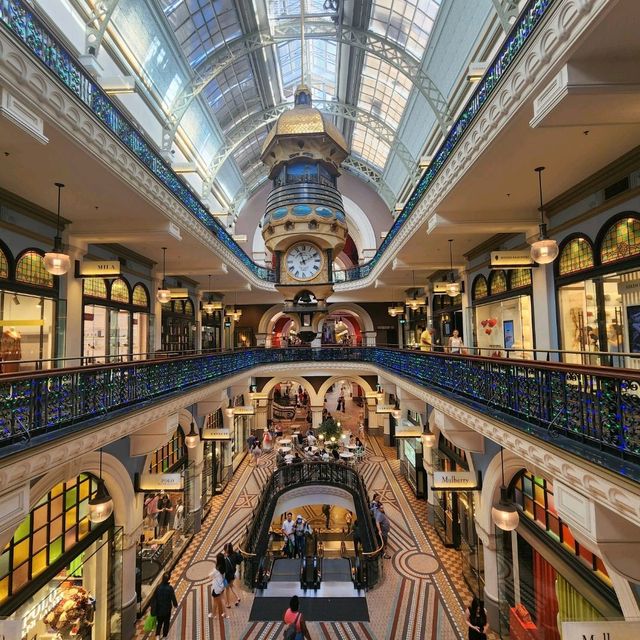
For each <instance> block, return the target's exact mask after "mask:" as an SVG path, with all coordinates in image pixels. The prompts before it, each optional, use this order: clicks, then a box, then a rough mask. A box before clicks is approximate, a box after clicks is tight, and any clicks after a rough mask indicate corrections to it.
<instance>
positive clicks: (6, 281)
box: [0, 242, 64, 373]
mask: <svg viewBox="0 0 640 640" xmlns="http://www.w3.org/2000/svg"><path fill="white" fill-rule="evenodd" d="M59 307H60V303H59V301H58V282H57V279H56V278H54V277H53V276H52V275H51V274H50V273H49V272H48V271H47V270H46V269H45V266H44V258H43V253H42V252H41V251H40V250H37V249H26V250H24V251H22V252H21V253H19V254H18V255H17V256H16V258H15V259H14V257H13V256H12V254H11V252H10V251H9V249H8V247H7V246H6V245H5V244H3V243H2V242H0V331H1V339H0V373H17V372H18V371H32V370H34V369H38V368H40V367H45V368H46V367H48V366H49V363H48V362H40V361H43V360H44V361H47V360H49V359H51V358H54V357H56V355H57V354H59V353H60V352H61V350H62V349H63V347H64V344H63V340H62V339H61V338H60V337H58V336H57V335H56V327H57V315H58V312H59Z"/></svg>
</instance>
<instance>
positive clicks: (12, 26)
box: [0, 0, 557, 282]
mask: <svg viewBox="0 0 640 640" xmlns="http://www.w3.org/2000/svg"><path fill="white" fill-rule="evenodd" d="M554 4H557V2H556V0H529V2H528V3H527V4H526V6H525V7H524V8H523V10H522V12H521V13H520V16H519V17H518V19H517V20H516V22H515V24H514V25H513V28H512V29H511V31H510V32H509V34H508V36H507V37H506V39H505V41H504V43H503V45H502V47H501V48H500V50H499V51H498V53H497V54H496V56H495V57H494V59H493V61H492V62H491V63H490V64H489V67H488V69H487V72H486V73H485V75H484V77H483V78H482V80H481V81H480V82H479V83H478V84H477V86H476V89H475V91H474V93H473V95H472V96H471V98H470V99H469V101H468V102H467V104H466V105H465V107H464V109H463V110H462V112H461V113H460V115H459V117H458V119H457V120H456V121H455V122H453V123H452V125H451V128H450V130H449V133H448V134H447V136H446V138H445V139H444V141H443V142H442V144H441V145H440V147H439V148H438V150H437V151H436V152H435V154H434V157H433V160H432V161H431V162H430V164H429V166H428V167H427V168H426V169H425V172H424V173H423V174H422V177H421V178H420V180H419V182H418V184H417V185H416V187H415V189H414V190H413V192H412V194H411V196H410V197H409V199H408V200H407V202H406V204H405V206H404V207H403V209H402V211H401V212H400V214H399V215H398V217H397V218H396V219H395V221H394V223H393V225H392V226H391V228H390V229H389V232H388V233H387V235H386V237H385V238H384V240H383V241H382V243H381V245H380V246H379V247H378V250H377V251H376V253H375V254H374V256H373V258H372V259H371V260H370V261H369V262H366V263H364V264H362V265H357V266H355V267H352V268H350V269H346V270H344V271H340V272H339V273H338V274H337V278H336V281H337V282H344V281H353V280H359V279H361V278H365V277H367V276H368V275H369V274H370V273H371V272H372V270H373V269H374V267H375V266H376V264H378V262H379V261H380V259H381V258H382V256H383V255H384V253H385V252H386V251H387V249H388V248H389V246H390V245H391V242H392V241H393V239H394V238H395V237H396V235H397V234H398V232H399V231H400V229H401V228H402V226H403V225H404V223H405V222H406V221H407V219H408V218H409V217H410V216H411V215H412V213H413V212H414V210H415V208H416V206H417V204H418V202H419V201H420V200H421V198H422V196H423V195H424V194H425V192H426V191H427V189H428V188H429V187H430V186H431V184H432V183H433V181H434V180H435V178H436V177H437V175H438V174H439V172H440V170H441V169H442V168H443V166H444V164H445V163H446V161H447V160H448V159H449V158H450V156H451V154H452V153H453V151H454V149H455V148H456V147H457V145H458V143H459V142H460V141H461V140H462V138H463V136H464V134H465V133H466V132H467V131H468V129H469V127H470V125H471V123H472V122H473V121H474V120H475V118H476V116H477V115H478V113H479V112H480V111H481V109H482V107H484V105H485V104H486V103H487V101H488V99H489V98H490V96H491V95H492V93H493V91H494V90H495V88H496V87H497V86H498V84H499V83H500V81H501V80H502V79H503V78H504V76H505V75H506V73H507V71H508V69H509V68H510V67H511V65H512V63H513V62H514V60H515V59H516V58H517V57H518V55H519V54H520V52H521V51H522V50H523V48H524V47H525V45H526V44H527V43H528V41H529V39H530V38H531V36H532V34H533V33H534V32H535V30H536V28H537V27H538V26H539V25H540V23H541V22H542V20H543V18H544V17H545V16H546V15H547V13H548V11H549V9H550V7H551V6H552V5H554ZM0 25H2V26H4V28H6V29H8V30H9V31H10V32H11V33H12V34H13V35H14V36H15V37H16V38H18V39H19V40H20V41H21V42H22V43H23V45H24V46H26V47H27V49H28V50H29V51H30V52H31V53H32V54H33V55H34V56H35V57H36V58H37V59H38V60H40V62H41V63H43V64H44V65H45V66H46V67H47V68H48V69H49V70H50V71H51V72H52V73H53V74H54V75H55V76H56V77H57V78H58V79H59V80H60V81H61V82H62V83H63V84H64V85H65V86H66V87H67V88H68V89H69V90H70V91H71V92H72V93H73V94H74V95H75V96H76V98H78V99H79V100H80V101H81V102H83V103H84V104H85V105H86V106H87V107H88V108H89V109H90V110H91V111H92V112H93V113H94V114H95V115H96V116H97V117H98V118H99V119H100V121H101V122H102V123H103V124H104V125H105V126H106V127H107V128H108V129H109V130H110V131H111V132H112V133H113V134H114V135H115V136H116V137H117V138H118V139H119V140H120V142H121V143H122V144H123V145H125V147H127V148H128V149H129V150H130V151H131V152H132V153H133V154H134V155H135V156H136V157H137V158H138V159H139V160H140V162H142V163H143V164H144V165H145V166H146V167H147V168H148V169H149V170H150V171H151V172H152V173H153V175H154V176H155V177H156V179H157V180H159V181H160V183H161V184H162V185H164V187H166V188H167V189H168V190H169V191H170V192H171V193H172V194H173V195H174V196H175V197H176V198H177V199H178V200H179V201H180V202H181V203H182V204H183V205H184V206H185V207H186V208H187V209H188V210H189V212H190V213H191V214H192V215H193V216H194V217H195V218H197V219H198V220H199V221H200V222H201V223H202V224H203V225H204V226H205V227H206V228H207V229H208V230H209V231H210V232H211V233H213V234H214V235H215V236H216V238H217V239H218V240H219V241H220V242H222V243H223V244H224V246H225V247H226V248H227V249H228V250H229V251H231V252H232V253H233V255H234V256H236V257H237V258H239V259H240V260H241V261H242V263H243V264H244V265H245V266H246V267H247V268H248V269H249V270H250V271H251V272H252V273H253V274H254V275H255V276H256V277H258V278H260V279H262V280H265V281H267V282H275V277H276V274H275V271H274V270H273V269H270V268H268V267H263V266H260V265H258V264H256V263H255V262H253V260H252V259H251V258H250V257H249V256H248V255H247V254H246V253H245V252H244V251H243V250H242V248H241V247H240V245H238V243H237V242H236V241H235V240H234V239H233V238H232V237H231V235H229V233H227V231H226V229H224V228H223V227H222V226H221V225H220V224H219V223H218V221H217V220H215V219H214V218H213V216H211V214H210V213H209V211H208V210H207V209H206V208H205V206H204V205H203V204H202V203H201V202H200V200H199V199H198V197H197V196H196V195H195V194H194V193H193V191H192V190H191V188H190V187H189V186H188V185H187V183H186V182H184V181H183V180H182V179H181V178H180V177H179V176H178V174H176V173H175V172H174V171H173V169H172V168H171V167H170V165H169V164H168V163H167V162H165V161H164V159H163V158H162V156H161V155H160V154H159V152H158V150H157V148H156V146H155V145H154V144H153V143H151V142H150V141H148V140H147V138H146V137H145V135H144V134H143V133H141V132H140V131H139V129H138V128H137V127H136V126H135V125H134V124H133V123H131V122H130V121H129V119H128V118H127V117H126V116H125V114H124V113H123V112H122V111H121V110H120V109H119V108H118V106H117V103H116V102H115V101H114V100H112V99H111V98H110V97H109V96H108V95H107V94H106V93H105V92H104V91H103V90H102V89H101V88H100V86H99V85H98V84H97V83H96V81H95V80H94V79H93V78H92V77H91V76H90V75H89V74H88V73H87V71H86V70H85V68H84V67H83V66H82V64H81V63H80V62H79V61H78V60H77V59H76V58H75V56H74V55H73V54H72V53H71V52H69V51H68V50H67V49H66V47H65V45H63V44H62V43H61V42H60V40H59V39H58V38H56V37H55V35H54V34H53V33H52V32H51V30H50V29H49V28H48V27H47V26H46V25H45V24H44V22H43V21H42V20H41V19H40V18H39V17H38V16H37V14H36V12H35V11H34V9H33V7H32V6H31V5H30V4H29V3H28V2H27V1H26V0H0Z"/></svg>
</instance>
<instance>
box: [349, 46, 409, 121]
mask: <svg viewBox="0 0 640 640" xmlns="http://www.w3.org/2000/svg"><path fill="white" fill-rule="evenodd" d="M412 86H413V85H412V81H411V79H410V78H408V77H407V76H405V75H404V74H403V73H401V72H400V71H398V69H396V68H394V67H392V66H391V65H390V64H388V63H387V62H384V61H383V60H381V59H380V58H376V57H375V56H373V55H371V54H369V53H367V54H366V56H365V58H364V67H363V69H362V76H361V85H360V97H359V100H358V106H359V107H361V108H362V109H364V110H365V111H368V112H370V113H371V114H373V115H374V116H378V117H379V118H381V119H382V120H384V121H385V122H386V123H387V124H388V125H389V126H390V127H391V128H392V129H397V128H398V125H399V124H400V120H401V119H402V114H403V113H404V110H405V107H406V105H407V100H408V99H409V94H410V92H411V89H412Z"/></svg>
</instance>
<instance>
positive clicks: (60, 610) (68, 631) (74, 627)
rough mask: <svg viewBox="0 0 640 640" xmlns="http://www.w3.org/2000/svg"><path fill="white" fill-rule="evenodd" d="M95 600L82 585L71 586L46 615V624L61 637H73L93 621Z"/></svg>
mask: <svg viewBox="0 0 640 640" xmlns="http://www.w3.org/2000/svg"><path fill="white" fill-rule="evenodd" d="M93 604H94V600H93V598H91V596H89V594H88V593H87V591H86V590H85V589H83V588H82V587H69V588H67V589H65V590H64V591H63V593H62V598H61V599H60V601H59V602H58V603H57V604H56V606H55V607H53V609H51V611H49V613H48V614H47V615H46V616H45V618H44V622H45V624H46V625H47V626H48V627H49V628H50V629H52V630H53V631H57V632H58V633H59V635H60V637H61V638H63V639H65V640H66V639H67V638H73V637H74V636H76V635H78V634H79V633H80V632H81V631H82V630H83V628H86V627H87V626H88V625H89V624H90V623H91V622H92V621H93Z"/></svg>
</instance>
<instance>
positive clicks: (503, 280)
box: [489, 269, 507, 296]
mask: <svg viewBox="0 0 640 640" xmlns="http://www.w3.org/2000/svg"><path fill="white" fill-rule="evenodd" d="M489 288H490V289H491V295H492V296H495V295H496V294H497V293H504V292H505V291H506V290H507V274H506V272H505V271H504V269H498V270H497V271H492V272H491V276H489Z"/></svg>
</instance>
